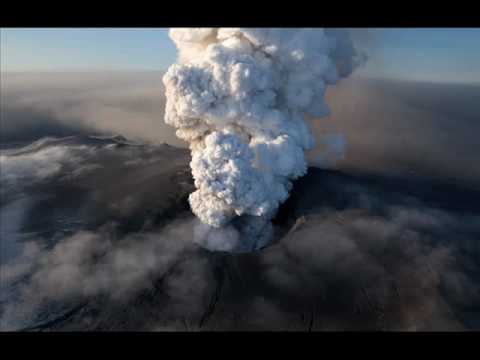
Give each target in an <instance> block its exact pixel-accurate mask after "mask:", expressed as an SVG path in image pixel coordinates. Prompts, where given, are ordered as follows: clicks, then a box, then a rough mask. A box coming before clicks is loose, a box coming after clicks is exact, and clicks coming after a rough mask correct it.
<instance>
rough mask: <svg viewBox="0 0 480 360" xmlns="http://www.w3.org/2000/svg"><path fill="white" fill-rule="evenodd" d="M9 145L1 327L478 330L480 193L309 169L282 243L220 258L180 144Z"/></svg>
mask: <svg viewBox="0 0 480 360" xmlns="http://www.w3.org/2000/svg"><path fill="white" fill-rule="evenodd" d="M2 156H4V158H3V162H2V170H8V171H6V172H4V173H2V207H1V224H2V267H1V280H2V282H1V286H2V298H1V318H0V319H1V326H2V330H55V331H58V330H148V331H150V330H153V331H155V330H159V331H160V330H181V331H199V330H303V331H315V330H465V329H478V328H480V308H479V306H480V267H479V260H480V248H479V245H478V240H479V239H478V234H480V216H479V214H480V191H478V190H477V189H473V188H468V187H461V186H459V185H458V184H455V183H453V184H452V183H450V184H449V183H443V182H441V181H438V179H435V180H432V179H426V178H425V179H420V178H416V179H413V178H405V177H404V178H402V177H398V176H390V177H388V176H379V175H369V174H361V173H358V172H357V173H349V174H347V173H344V172H341V171H334V170H322V169H319V168H310V169H309V172H308V174H307V175H306V176H305V177H303V178H301V179H300V180H298V181H296V183H295V185H294V189H293V191H292V193H291V197H290V199H289V200H288V201H287V202H286V203H285V204H284V205H283V206H282V207H281V209H280V211H279V213H278V215H277V217H276V218H275V229H276V239H275V242H274V243H273V244H272V245H271V246H269V247H267V248H264V249H262V250H261V251H257V252H254V253H247V254H230V253H220V252H217V253H213V252H209V251H207V250H205V249H202V248H200V247H198V246H197V245H195V244H194V243H193V241H192V231H193V225H194V224H195V222H196V221H198V220H196V218H195V217H194V216H193V215H192V213H191V211H190V209H189V205H188V202H187V197H188V194H189V193H190V192H191V191H192V190H193V183H192V179H191V175H190V171H189V167H188V162H189V160H190V157H189V153H188V151H186V150H184V149H179V148H175V147H172V146H169V145H141V144H135V143H131V142H129V141H127V140H125V139H124V138H122V137H112V138H108V137H104V138H102V137H90V136H71V137H66V138H56V139H54V138H50V139H48V138H47V139H45V138H44V139H42V140H39V141H37V142H34V143H33V144H29V145H25V146H21V145H18V147H17V148H16V149H11V148H10V149H9V150H2ZM22 179H23V180H22ZM22 181H24V182H22Z"/></svg>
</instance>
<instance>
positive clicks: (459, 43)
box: [0, 28, 480, 82]
mask: <svg viewBox="0 0 480 360" xmlns="http://www.w3.org/2000/svg"><path fill="white" fill-rule="evenodd" d="M363 31H365V30H363ZM370 33H371V36H370V37H369V38H370V41H369V51H371V57H370V61H369V62H368V63H367V65H366V66H365V67H364V68H363V69H361V70H359V71H358V75H363V76H371V77H388V78H399V79H407V80H427V81H440V82H443V81H448V82H451V81H455V82H480V28H475V29H372V30H370ZM175 56H176V54H175V46H174V45H173V43H172V42H171V41H170V39H169V38H168V30H167V29H161V28H158V29H147V28H136V29H120V28H105V29H80V28H79V29H75V28H59V29H58V28H57V29H45V28H44V29H1V58H0V60H1V70H2V71H68V70H164V69H166V68H167V67H168V65H169V64H171V63H172V62H173V61H175Z"/></svg>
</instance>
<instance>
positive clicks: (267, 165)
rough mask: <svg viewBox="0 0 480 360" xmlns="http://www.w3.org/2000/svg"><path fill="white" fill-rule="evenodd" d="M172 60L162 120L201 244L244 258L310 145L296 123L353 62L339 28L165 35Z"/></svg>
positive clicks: (323, 111) (300, 171)
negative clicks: (185, 152)
mask: <svg viewBox="0 0 480 360" xmlns="http://www.w3.org/2000/svg"><path fill="white" fill-rule="evenodd" d="M170 37H171V38H172V39H173V41H174V42H175V44H176V46H177V48H178V50H179V60H178V61H177V63H176V64H174V65H172V66H171V67H170V68H169V69H168V72H167V73H166V74H165V76H164V78H163V82H164V84H165V87H166V97H167V104H166V115H165V122H166V123H167V124H169V125H172V126H174V127H175V128H176V129H177V131H176V135H177V136H178V137H179V138H181V139H183V140H185V141H187V142H188V143H189V144H190V149H191V152H192V161H191V163H190V166H191V168H192V174H193V177H194V179H195V186H196V188H197V190H196V191H195V192H194V193H192V194H191V195H190V198H189V201H190V205H191V208H192V211H193V212H194V213H195V215H196V216H197V217H198V218H199V219H200V220H201V222H202V223H203V224H202V225H201V226H200V229H199V230H198V231H196V234H197V235H198V237H200V238H201V239H197V241H199V242H200V243H201V244H203V245H204V246H206V247H208V248H210V249H217V250H225V251H248V250H254V249H258V248H260V247H262V246H264V245H265V244H266V243H267V242H268V241H269V239H270V237H271V233H272V229H271V222H270V220H271V219H272V217H273V216H274V215H275V213H276V211H277V208H278V206H279V204H281V203H282V202H283V201H285V200H286V199H287V197H288V193H289V190H290V188H291V181H292V180H294V179H296V178H298V177H300V176H303V175H304V174H305V173H306V171H307V163H306V160H305V156H304V151H305V150H308V149H311V148H312V147H313V146H314V138H313V136H312V134H311V132H310V129H309V127H308V125H307V124H306V123H305V121H304V117H305V116H309V117H315V118H319V117H323V116H326V115H327V114H328V112H329V110H328V107H327V105H326V104H325V101H324V94H325V90H326V87H327V85H330V84H335V83H336V82H337V81H338V80H339V78H340V77H343V76H347V75H349V74H350V73H351V71H352V70H353V69H354V67H355V66H356V64H357V62H358V61H359V59H360V57H359V56H358V54H357V52H356V51H355V49H354V47H353V46H352V42H351V41H350V37H349V34H348V32H347V31H344V30H333V29H330V30H322V29H242V28H196V29H194V28H192V29H172V30H170Z"/></svg>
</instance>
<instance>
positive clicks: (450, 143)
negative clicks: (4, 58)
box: [0, 72, 480, 184]
mask: <svg viewBox="0 0 480 360" xmlns="http://www.w3.org/2000/svg"><path fill="white" fill-rule="evenodd" d="M161 78H162V73H161V72H90V73H88V72H85V73H3V74H2V82H1V103H2V107H1V122H0V126H1V132H0V141H1V142H2V143H5V142H16V141H17V142H18V141H32V140H35V139H38V138H41V137H44V136H66V135H71V134H78V133H103V134H122V135H124V136H126V137H127V138H130V139H132V140H141V141H147V142H151V143H162V142H166V143H169V144H172V145H175V146H181V147H185V146H186V144H185V143H183V142H182V141H181V140H179V139H178V138H176V137H175V134H174V129H173V128H171V127H169V126H168V125H166V124H165V123H164V120H163V117H164V107H165V97H164V88H163V84H162V81H161ZM327 103H328V104H329V105H330V106H331V109H332V113H331V115H330V116H329V117H327V118H324V119H321V120H315V121H312V122H311V124H312V125H313V127H314V132H315V133H316V134H317V135H320V134H343V135H345V136H346V148H345V151H346V152H345V156H344V158H343V159H341V160H339V161H338V162H337V163H336V165H335V166H336V167H337V168H340V169H346V168H351V169H357V170H364V171H367V170H368V171H375V172H387V173H388V172H395V173H404V174H416V175H425V176H438V177H440V176H443V177H449V178H453V179H455V180H458V181H460V180H462V181H467V182H469V183H472V184H478V181H479V180H480V164H479V162H478V154H479V153H480V143H479V142H478V139H477V134H478V132H479V129H480V122H479V121H478V114H479V113H480V86H477V85H460V84H447V83H445V84H431V83H426V82H424V83H421V82H401V81H394V80H388V81H386V80H385V81H380V80H366V79H355V78H353V79H347V80H343V81H341V82H340V83H339V84H338V85H337V86H336V87H334V88H331V89H329V90H328V92H327ZM320 146H321V144H318V148H319V147H320ZM309 160H310V163H311V164H313V165H315V164H316V163H317V161H318V156H317V152H316V151H315V150H313V151H311V152H310V153H309Z"/></svg>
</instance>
